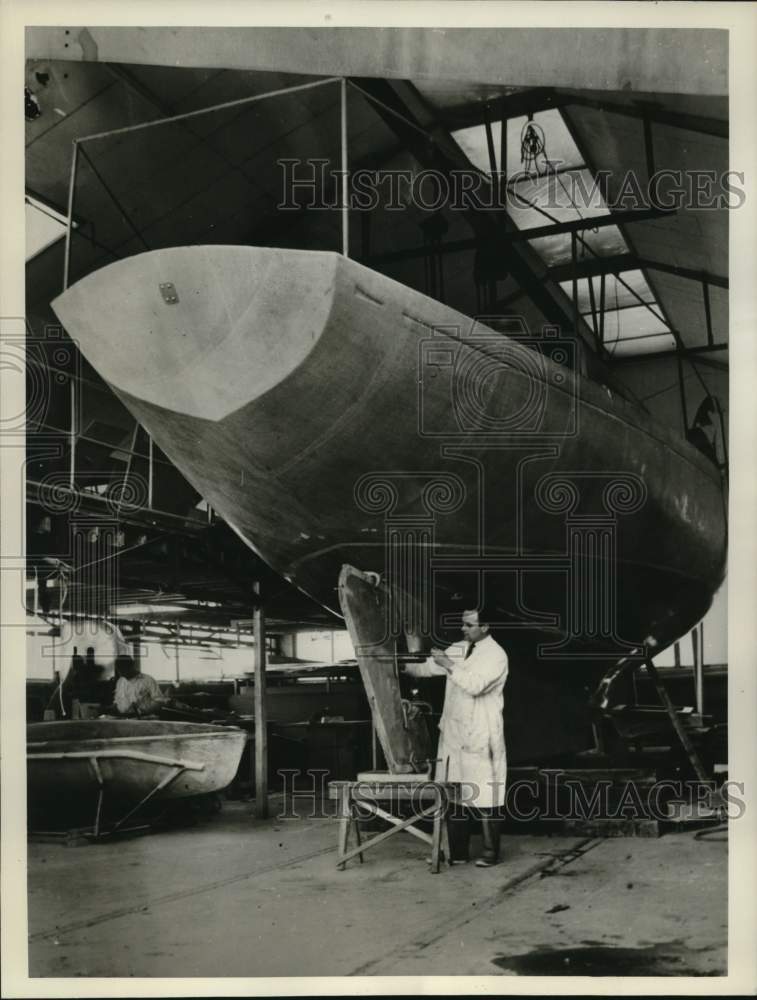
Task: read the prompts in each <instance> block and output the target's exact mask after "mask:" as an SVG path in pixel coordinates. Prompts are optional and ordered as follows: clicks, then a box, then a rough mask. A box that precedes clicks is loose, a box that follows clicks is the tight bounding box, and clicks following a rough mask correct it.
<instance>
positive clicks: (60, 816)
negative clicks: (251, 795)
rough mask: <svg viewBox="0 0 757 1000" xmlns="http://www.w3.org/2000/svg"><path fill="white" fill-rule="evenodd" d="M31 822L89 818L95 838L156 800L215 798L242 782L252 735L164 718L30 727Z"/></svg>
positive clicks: (56, 823) (65, 822)
mask: <svg viewBox="0 0 757 1000" xmlns="http://www.w3.org/2000/svg"><path fill="white" fill-rule="evenodd" d="M26 740H27V742H26V767H27V795H28V803H29V817H30V821H31V824H32V826H33V827H34V828H36V829H40V828H42V827H44V828H46V829H51V828H59V827H61V826H69V827H70V825H71V822H72V820H74V819H76V818H81V817H87V818H88V820H89V822H90V823H91V824H92V830H93V833H94V835H95V836H99V835H101V833H102V828H103V824H104V823H105V824H106V825H107V827H108V830H109V832H115V831H116V830H117V829H119V828H122V827H123V824H124V823H125V822H126V820H127V819H129V818H131V817H134V816H135V815H136V814H137V813H138V812H142V811H143V810H144V807H145V806H146V805H147V804H148V803H151V804H152V803H155V802H165V801H167V800H174V799H182V798H190V797H192V796H201V795H210V794H212V793H214V792H218V791H220V790H221V789H223V788H225V787H226V786H227V785H228V784H230V783H231V781H232V780H233V778H234V775H235V774H236V772H237V767H238V766H239V760H240V758H241V756H242V750H243V749H244V745H245V740H246V734H245V732H244V731H243V730H241V729H237V728H236V727H231V726H213V725H203V724H199V723H191V722H163V721H161V720H158V719H152V720H149V719H92V720H86V721H80V722H38V723H31V724H30V725H28V726H27V728H26Z"/></svg>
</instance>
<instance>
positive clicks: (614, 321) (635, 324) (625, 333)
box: [604, 306, 670, 342]
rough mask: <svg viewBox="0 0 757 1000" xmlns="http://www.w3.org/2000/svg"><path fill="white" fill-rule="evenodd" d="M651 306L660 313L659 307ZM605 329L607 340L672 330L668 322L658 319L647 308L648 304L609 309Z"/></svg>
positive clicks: (624, 338)
mask: <svg viewBox="0 0 757 1000" xmlns="http://www.w3.org/2000/svg"><path fill="white" fill-rule="evenodd" d="M651 308H652V309H654V310H655V312H656V313H659V309H657V308H656V307H655V306H652V307H651ZM604 329H605V341H606V342H608V341H610V340H616V339H617V340H630V339H635V338H637V337H649V336H653V335H654V334H660V333H669V332H670V329H669V327H668V325H667V323H665V322H664V321H663V320H661V319H658V317H657V316H656V315H655V313H653V312H652V311H651V310H650V309H647V308H646V306H635V307H631V308H628V309H610V310H607V311H606V312H605V327H604Z"/></svg>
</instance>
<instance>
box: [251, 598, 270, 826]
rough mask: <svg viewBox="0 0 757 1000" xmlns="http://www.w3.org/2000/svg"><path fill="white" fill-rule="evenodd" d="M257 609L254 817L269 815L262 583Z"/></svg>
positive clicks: (262, 817) (255, 632) (254, 616)
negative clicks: (261, 601)
mask: <svg viewBox="0 0 757 1000" xmlns="http://www.w3.org/2000/svg"><path fill="white" fill-rule="evenodd" d="M253 593H254V597H255V610H254V612H253V627H254V634H255V688H254V693H255V816H256V818H257V819H267V818H268V713H267V711H266V679H265V661H266V655H265V618H264V616H263V608H262V605H261V603H260V583H259V582H258V581H257V580H256V581H255V583H254V585H253Z"/></svg>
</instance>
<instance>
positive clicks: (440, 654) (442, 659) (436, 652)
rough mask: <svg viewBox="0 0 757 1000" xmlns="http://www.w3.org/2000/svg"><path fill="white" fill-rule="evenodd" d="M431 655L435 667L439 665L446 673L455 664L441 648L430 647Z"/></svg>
mask: <svg viewBox="0 0 757 1000" xmlns="http://www.w3.org/2000/svg"><path fill="white" fill-rule="evenodd" d="M431 656H432V658H433V660H434V663H435V664H436V665H437V667H441V668H442V670H446V671H447V673H450V671H451V670H452V668H453V667H454V665H455V664H454V663H453V662H452V660H451V659H450V658H449V657H448V656H447V654H446V653H445V652H444V650H443V649H436V648H434V649H432V650H431Z"/></svg>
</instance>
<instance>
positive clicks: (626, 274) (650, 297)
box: [560, 270, 655, 314]
mask: <svg viewBox="0 0 757 1000" xmlns="http://www.w3.org/2000/svg"><path fill="white" fill-rule="evenodd" d="M591 283H592V287H593V289H594V308H595V309H599V305H600V297H601V291H602V278H601V277H600V276H599V275H596V276H595V277H593V278H592V279H591ZM560 287H561V288H562V290H563V291H564V292H565V294H566V295H568V296H570V297H572V296H573V282H572V281H561V282H560ZM654 301H655V297H654V294H653V292H652V289H651V288H650V287H649V285H648V284H647V279H646V278H645V277H644V274H643V273H642V272H641V271H639V270H634V271H623V272H622V273H621V274H620V275H614V274H606V275H605V309H614V308H620V309H624V308H625V307H626V306H636V305H640V304H641V303H642V302H648V303H654ZM578 310H579V312H581V313H584V314H586V313H589V312H591V298H590V296H589V279H588V278H579V280H578Z"/></svg>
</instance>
